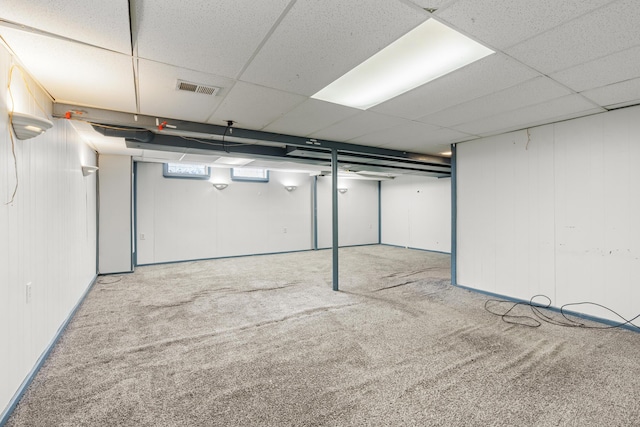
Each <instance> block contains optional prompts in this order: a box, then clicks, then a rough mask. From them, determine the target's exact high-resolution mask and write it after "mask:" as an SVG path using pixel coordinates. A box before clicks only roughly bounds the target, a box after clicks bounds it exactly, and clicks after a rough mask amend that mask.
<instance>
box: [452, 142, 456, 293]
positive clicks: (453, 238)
mask: <svg viewBox="0 0 640 427" xmlns="http://www.w3.org/2000/svg"><path fill="white" fill-rule="evenodd" d="M457 169H458V168H457V156H456V144H451V284H452V285H457V284H458V265H457V262H458V256H457V247H458V244H457V243H458V240H457V239H458V229H457V226H458V189H457V182H458V180H457V176H456V173H457Z"/></svg>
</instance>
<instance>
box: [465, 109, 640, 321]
mask: <svg viewBox="0 0 640 427" xmlns="http://www.w3.org/2000/svg"><path fill="white" fill-rule="evenodd" d="M639 164H640V107H632V108H626V109H621V110H617V111H612V112H608V113H603V114H599V115H594V116H589V117H584V118H580V119H575V120H570V121H565V122H561V123H556V124H552V125H547V126H542V127H536V128H532V129H530V130H529V131H526V130H524V131H519V132H513V133H509V134H506V135H501V136H497V137H491V138H484V139H481V140H477V141H472V142H468V143H464V144H459V145H458V251H457V254H458V277H457V281H458V283H459V284H461V285H465V286H469V287H473V288H478V289H482V290H486V291H490V292H495V293H499V294H503V295H508V296H512V297H517V298H521V299H529V298H530V297H532V296H533V295H536V294H540V293H542V294H545V295H548V296H549V297H550V298H551V299H552V300H553V305H554V306H561V305H563V304H566V303H572V302H581V301H593V302H597V303H599V304H603V305H605V306H607V307H610V308H612V309H614V310H616V311H617V312H619V313H620V314H622V315H623V316H626V317H633V316H636V315H637V314H639V313H640V287H638V286H637V284H638V283H639V282H640V221H639V220H638V218H640V167H638V165H639ZM571 309H573V310H578V311H582V312H585V313H586V314H591V315H594V316H598V317H603V318H609V319H611V320H618V319H617V318H616V317H615V316H613V315H611V314H610V313H608V312H606V311H603V310H599V309H595V308H589V307H587V306H578V307H571Z"/></svg>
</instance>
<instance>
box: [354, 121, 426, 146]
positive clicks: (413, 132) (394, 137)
mask: <svg viewBox="0 0 640 427" xmlns="http://www.w3.org/2000/svg"><path fill="white" fill-rule="evenodd" d="M437 130H439V128H438V127H436V126H431V125H428V124H426V123H421V122H415V121H412V120H406V119H402V122H401V123H400V124H398V125H396V126H394V127H391V128H388V129H385V130H382V131H380V132H374V133H371V134H368V135H364V136H360V137H358V138H354V139H351V140H349V142H350V143H353V144H362V145H369V146H374V147H377V146H381V145H385V146H388V147H389V148H391V146H397V147H401V146H404V145H411V146H414V145H419V144H420V143H423V142H425V141H426V140H427V137H428V135H429V133H431V132H435V131H437ZM399 149H402V148H399Z"/></svg>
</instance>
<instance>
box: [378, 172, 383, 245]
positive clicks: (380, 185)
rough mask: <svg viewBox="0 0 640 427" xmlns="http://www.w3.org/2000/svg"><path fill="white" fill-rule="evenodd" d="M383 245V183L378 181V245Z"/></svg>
mask: <svg viewBox="0 0 640 427" xmlns="http://www.w3.org/2000/svg"><path fill="white" fill-rule="evenodd" d="M381 243H382V181H378V244H381Z"/></svg>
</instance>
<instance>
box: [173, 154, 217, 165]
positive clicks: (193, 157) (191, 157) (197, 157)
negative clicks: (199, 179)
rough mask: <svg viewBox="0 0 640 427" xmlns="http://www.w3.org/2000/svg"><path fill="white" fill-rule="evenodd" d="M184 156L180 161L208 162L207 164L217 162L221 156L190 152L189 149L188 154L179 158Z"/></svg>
mask: <svg viewBox="0 0 640 427" xmlns="http://www.w3.org/2000/svg"><path fill="white" fill-rule="evenodd" d="M180 158H182V160H180V162H182V163H206V164H211V163H213V162H215V161H216V160H218V159H219V158H220V156H208V155H206V154H189V152H188V151H187V154H186V155H185V156H184V157H182V156H180V157H179V159H180Z"/></svg>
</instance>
